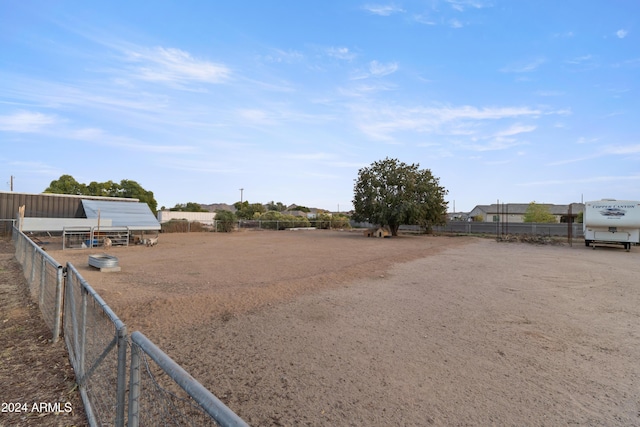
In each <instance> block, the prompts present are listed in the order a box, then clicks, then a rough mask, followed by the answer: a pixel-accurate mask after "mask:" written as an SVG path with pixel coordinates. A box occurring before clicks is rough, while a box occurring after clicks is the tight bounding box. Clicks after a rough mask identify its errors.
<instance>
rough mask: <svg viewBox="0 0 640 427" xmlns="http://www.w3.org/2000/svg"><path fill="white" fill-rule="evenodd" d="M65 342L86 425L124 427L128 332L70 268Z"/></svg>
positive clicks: (67, 287)
mask: <svg viewBox="0 0 640 427" xmlns="http://www.w3.org/2000/svg"><path fill="white" fill-rule="evenodd" d="M64 338H65V342H66V344H67V349H68V351H69V359H70V360H71V365H72V366H73V369H74V370H75V372H76V379H77V382H78V385H79V386H80V395H81V396H82V401H83V402H84V407H85V411H86V413H87V418H88V419H89V422H90V423H91V424H92V425H100V426H102V425H110V426H112V425H113V426H117V427H121V426H124V423H125V418H124V414H125V397H126V396H125V392H126V389H125V387H126V382H127V379H126V375H127V374H126V370H127V365H126V364H127V360H126V357H127V356H126V354H127V328H126V326H125V324H124V323H123V322H122V321H121V320H120V319H119V318H118V316H116V314H115V313H114V312H113V311H112V310H111V308H110V307H109V306H108V305H107V304H106V303H105V302H104V301H103V299H102V298H101V297H100V295H98V294H97V292H96V291H95V290H94V289H93V288H92V287H91V286H90V285H89V284H88V283H87V282H86V280H85V279H84V278H83V277H82V276H81V275H80V273H78V270H77V269H76V268H75V267H74V266H73V265H72V264H70V263H67V282H66V286H65V305H64Z"/></svg>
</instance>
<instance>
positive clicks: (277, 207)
mask: <svg viewBox="0 0 640 427" xmlns="http://www.w3.org/2000/svg"><path fill="white" fill-rule="evenodd" d="M265 208H266V209H267V210H268V211H276V212H284V211H286V210H287V206H286V205H285V204H283V203H282V202H278V203H275V202H274V201H273V200H272V201H270V202H269V203H267V204H266V206H265Z"/></svg>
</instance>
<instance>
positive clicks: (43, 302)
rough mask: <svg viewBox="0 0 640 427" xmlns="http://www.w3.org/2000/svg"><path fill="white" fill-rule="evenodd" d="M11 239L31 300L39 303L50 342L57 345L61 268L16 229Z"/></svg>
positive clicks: (61, 289)
mask: <svg viewBox="0 0 640 427" xmlns="http://www.w3.org/2000/svg"><path fill="white" fill-rule="evenodd" d="M12 239H13V243H14V247H15V257H16V259H17V260H18V262H19V263H20V264H21V265H22V272H23V274H24V277H25V279H26V280H27V284H28V286H29V292H30V293H31V297H32V298H33V299H34V301H37V302H38V306H39V307H40V311H41V312H42V318H43V319H44V322H45V324H46V325H47V327H48V328H49V329H50V330H51V332H52V338H51V339H52V341H53V342H57V341H58V338H59V336H60V328H61V319H62V292H63V286H64V274H63V270H64V269H63V266H62V265H61V264H60V263H58V262H57V261H56V260H54V259H53V258H52V257H51V256H50V255H49V254H47V253H46V252H45V251H44V250H42V249H41V248H40V247H39V246H38V245H37V244H36V243H34V242H33V241H32V240H31V239H29V238H28V237H27V236H26V235H25V234H24V233H22V232H20V231H18V230H17V229H16V228H15V227H14V231H13V234H12Z"/></svg>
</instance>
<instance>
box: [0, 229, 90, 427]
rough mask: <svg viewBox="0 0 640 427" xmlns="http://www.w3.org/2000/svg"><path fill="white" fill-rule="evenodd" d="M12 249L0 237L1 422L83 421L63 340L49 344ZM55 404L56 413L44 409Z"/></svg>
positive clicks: (66, 423) (67, 423) (52, 423)
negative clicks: (57, 410)
mask: <svg viewBox="0 0 640 427" xmlns="http://www.w3.org/2000/svg"><path fill="white" fill-rule="evenodd" d="M14 253H15V249H14V247H13V244H12V243H11V241H7V240H4V239H0V323H1V326H0V343H1V344H0V384H1V386H0V401H1V403H0V404H1V405H2V407H1V408H0V426H7V427H8V426H73V425H77V426H82V425H86V424H87V419H86V417H85V413H84V408H83V406H82V400H81V399H80V395H79V394H78V390H77V388H76V385H75V375H74V373H73V368H72V367H71V364H70V363H69V358H68V356H67V351H66V349H65V347H64V344H63V342H62V340H60V341H58V342H57V343H56V344H51V341H50V339H51V332H50V331H49V330H48V329H47V327H46V325H45V323H44V320H42V315H41V314H40V310H39V308H38V306H37V305H36V304H34V303H33V302H32V301H31V299H30V297H29V291H28V289H27V284H26V281H25V280H24V276H23V275H22V270H21V269H20V264H18V262H17V261H16V260H15V258H14ZM40 403H45V404H49V403H51V404H53V407H50V406H40ZM34 404H35V405H36V406H35V407H34ZM55 404H59V407H60V409H61V410H60V411H59V412H55V411H51V410H49V409H56V408H55Z"/></svg>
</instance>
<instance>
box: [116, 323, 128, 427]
mask: <svg viewBox="0 0 640 427" xmlns="http://www.w3.org/2000/svg"><path fill="white" fill-rule="evenodd" d="M120 326H121V327H118V329H117V334H118V378H117V380H116V381H117V384H116V427H124V425H125V419H124V408H125V399H126V393H127V328H126V326H125V325H124V324H122V325H120Z"/></svg>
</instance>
